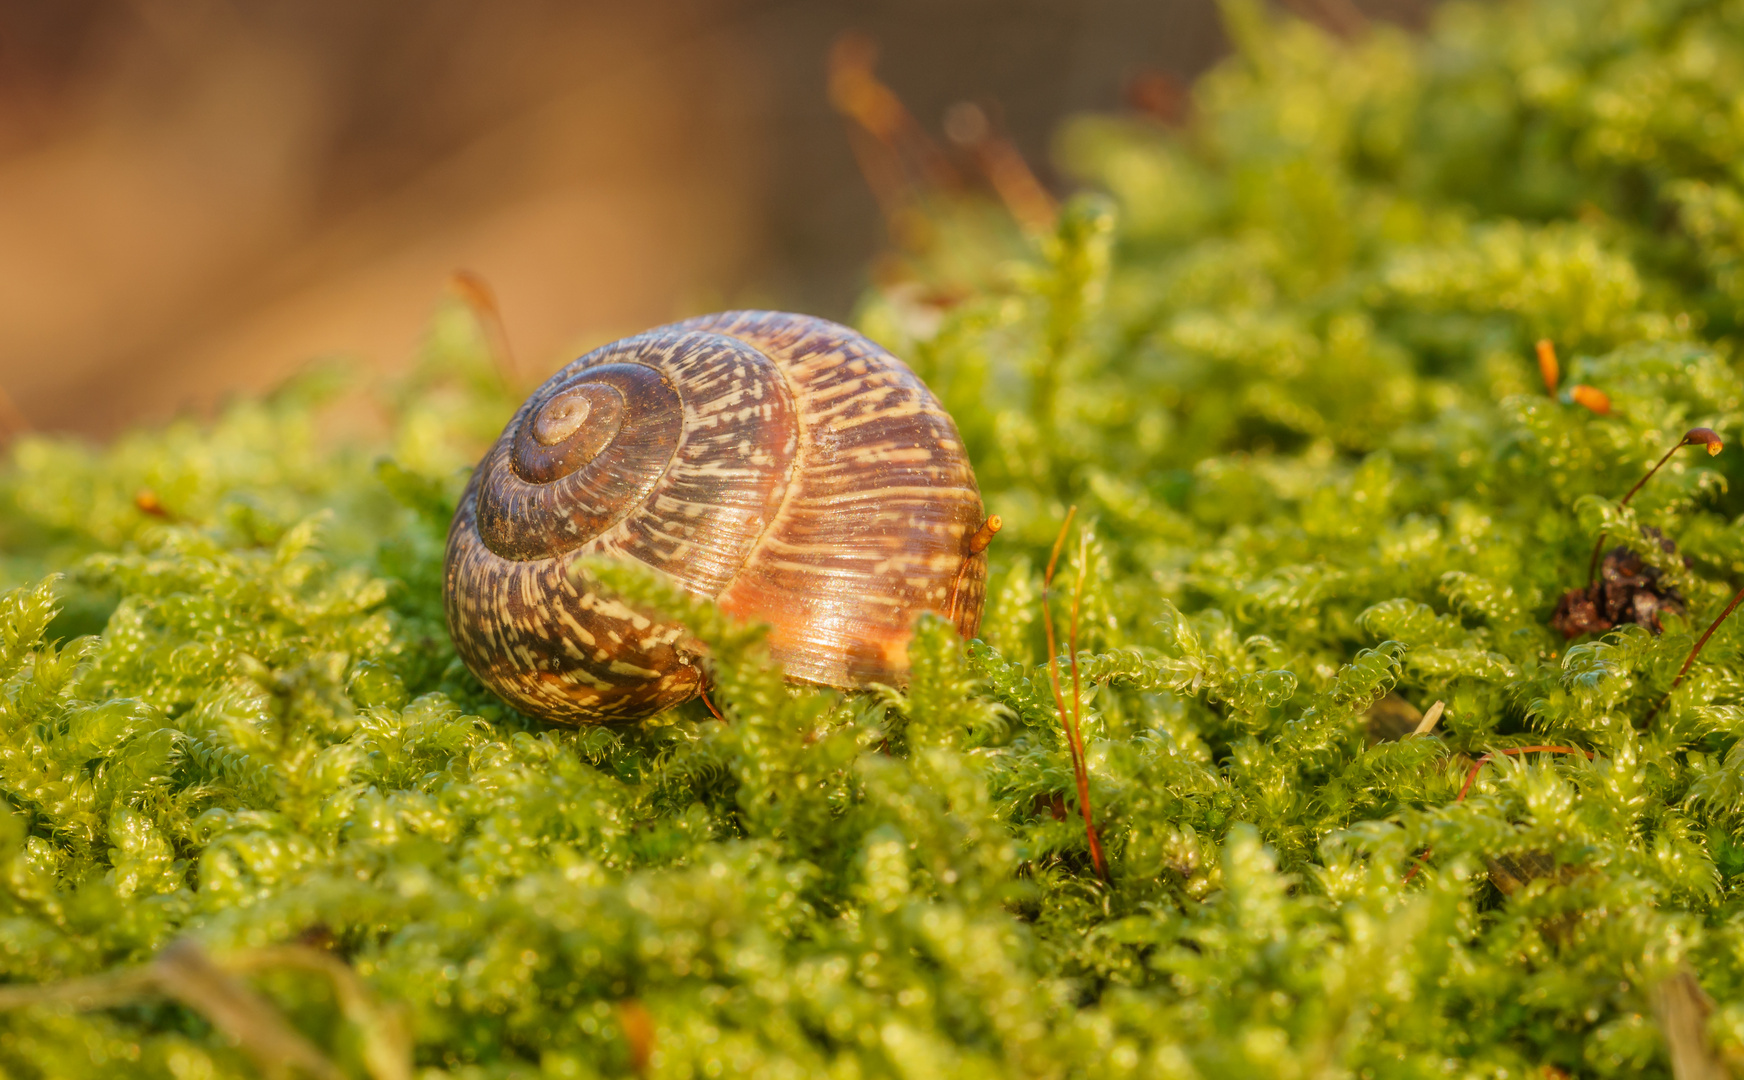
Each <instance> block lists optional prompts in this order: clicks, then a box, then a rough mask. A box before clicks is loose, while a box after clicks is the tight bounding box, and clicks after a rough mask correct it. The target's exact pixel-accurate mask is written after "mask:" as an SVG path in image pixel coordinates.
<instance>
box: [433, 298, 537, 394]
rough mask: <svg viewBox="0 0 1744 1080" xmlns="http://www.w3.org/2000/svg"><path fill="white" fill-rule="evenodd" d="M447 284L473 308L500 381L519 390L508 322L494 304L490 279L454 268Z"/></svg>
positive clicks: (500, 309)
mask: <svg viewBox="0 0 1744 1080" xmlns="http://www.w3.org/2000/svg"><path fill="white" fill-rule="evenodd" d="M448 283H449V285H450V286H451V287H452V288H453V289H454V292H455V293H456V295H458V296H459V297H460V299H461V300H463V301H464V302H465V303H466V306H467V307H469V308H471V309H472V315H473V318H475V319H477V320H478V324H479V327H480V329H482V330H483V331H484V336H485V340H486V342H487V343H488V344H489V346H490V351H491V359H492V360H494V361H495V362H496V366H497V371H498V372H499V373H500V374H501V375H502V378H503V382H504V383H505V384H506V385H507V386H508V387H509V388H510V389H513V390H518V389H520V384H521V380H520V375H519V374H518V373H517V371H516V370H515V354H514V352H513V351H512V350H511V349H510V348H509V328H508V324H507V323H505V322H504V321H503V312H502V308H500V307H498V306H497V294H496V292H495V290H493V289H492V288H491V287H490V282H488V281H486V280H485V279H484V278H483V277H481V276H480V275H478V274H475V273H473V272H472V271H471V270H457V271H455V272H454V275H453V276H452V277H450V278H449V279H448Z"/></svg>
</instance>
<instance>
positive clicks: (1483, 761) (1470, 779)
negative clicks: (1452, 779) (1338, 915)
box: [1404, 746, 1593, 885]
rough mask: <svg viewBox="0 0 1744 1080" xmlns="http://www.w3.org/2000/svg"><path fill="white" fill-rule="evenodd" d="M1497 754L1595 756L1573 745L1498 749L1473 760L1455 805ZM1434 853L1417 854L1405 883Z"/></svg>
mask: <svg viewBox="0 0 1744 1080" xmlns="http://www.w3.org/2000/svg"><path fill="white" fill-rule="evenodd" d="M1496 754H1500V755H1502V756H1503V757H1515V756H1518V755H1520V754H1585V755H1586V756H1587V760H1588V761H1591V760H1592V757H1593V752H1592V751H1591V750H1582V749H1579V748H1578V747H1573V746H1514V747H1510V748H1508V749H1506V750H1497V751H1495V752H1494V753H1488V754H1485V755H1483V756H1482V757H1480V758H1478V759H1477V760H1476V761H1474V762H1472V767H1471V771H1470V772H1468V773H1466V774H1465V783H1464V784H1462V785H1461V786H1460V789H1459V794H1458V795H1456V796H1455V797H1454V800H1453V801H1454V804H1455V805H1458V804H1459V803H1462V802H1465V797H1466V795H1467V794H1468V793H1469V792H1470V791H1471V788H1472V784H1474V783H1476V782H1477V778H1478V772H1479V771H1480V770H1481V769H1483V767H1484V766H1485V765H1488V764H1489V763H1490V762H1491V761H1492V760H1493V759H1494V758H1495V756H1496ZM1433 854H1435V849H1434V848H1425V849H1424V851H1423V854H1421V855H1419V856H1417V865H1415V866H1413V867H1411V872H1410V873H1408V874H1406V875H1405V881H1404V884H1406V885H1409V884H1411V879H1412V878H1414V877H1416V876H1417V871H1419V870H1421V869H1423V864H1424V862H1426V861H1427V860H1428V858H1429V856H1431V855H1433Z"/></svg>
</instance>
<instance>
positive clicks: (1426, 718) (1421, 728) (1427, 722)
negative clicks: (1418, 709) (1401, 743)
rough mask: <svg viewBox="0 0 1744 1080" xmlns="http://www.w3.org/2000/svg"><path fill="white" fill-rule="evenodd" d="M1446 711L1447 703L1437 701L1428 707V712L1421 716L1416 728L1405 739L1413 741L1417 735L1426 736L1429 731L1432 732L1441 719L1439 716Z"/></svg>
mask: <svg viewBox="0 0 1744 1080" xmlns="http://www.w3.org/2000/svg"><path fill="white" fill-rule="evenodd" d="M1446 711H1447V702H1445V701H1437V702H1436V703H1435V704H1433V705H1431V706H1429V711H1428V712H1426V713H1424V714H1423V719H1422V720H1420V721H1418V723H1417V727H1416V728H1415V729H1413V730H1412V732H1411V734H1409V735H1407V736H1405V737H1406V738H1407V739H1414V738H1416V737H1417V736H1419V735H1427V734H1429V733H1430V732H1431V731H1434V730H1435V725H1436V723H1437V722H1438V721H1440V719H1441V714H1442V713H1444V712H1446Z"/></svg>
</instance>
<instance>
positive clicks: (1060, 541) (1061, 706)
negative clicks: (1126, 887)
mask: <svg viewBox="0 0 1744 1080" xmlns="http://www.w3.org/2000/svg"><path fill="white" fill-rule="evenodd" d="M1077 516H1078V508H1077V507H1076V506H1074V507H1072V508H1071V509H1069V510H1067V511H1066V521H1065V523H1064V524H1063V525H1061V526H1060V535H1059V536H1058V537H1056V538H1055V540H1054V551H1053V554H1052V555H1050V556H1048V570H1047V573H1046V574H1044V575H1042V626H1043V628H1044V630H1045V632H1046V634H1047V639H1048V682H1049V683H1050V684H1052V686H1053V689H1054V708H1055V710H1056V711H1058V712H1059V714H1060V727H1061V728H1062V729H1064V730H1065V733H1066V749H1067V750H1068V752H1070V754H1071V757H1072V775H1073V777H1074V778H1075V779H1076V780H1077V782H1078V808H1079V810H1080V811H1081V812H1082V813H1083V815H1084V834H1085V836H1086V837H1088V838H1089V841H1090V861H1091V863H1092V864H1093V865H1094V866H1095V867H1096V876H1098V877H1100V878H1102V880H1104V881H1106V880H1108V867H1107V864H1106V863H1105V862H1104V861H1103V858H1102V842H1101V841H1100V840H1099V839H1097V836H1096V825H1095V821H1094V818H1093V816H1092V814H1091V812H1090V773H1089V771H1088V769H1086V767H1085V765H1084V753H1083V749H1082V748H1081V747H1080V746H1079V744H1078V738H1077V731H1076V729H1075V727H1074V725H1073V724H1072V720H1071V714H1070V713H1068V712H1067V711H1066V696H1065V693H1064V692H1063V691H1062V690H1061V689H1060V654H1059V646H1058V642H1057V639H1056V638H1055V637H1054V614H1053V609H1052V608H1051V607H1050V606H1049V604H1048V598H1049V597H1050V596H1051V595H1052V594H1053V590H1054V568H1055V567H1056V566H1057V565H1058V564H1059V561H1060V550H1061V549H1062V548H1064V547H1065V546H1066V533H1067V532H1068V531H1069V530H1070V529H1071V528H1072V519H1073V518H1075V517H1077ZM1081 586H1082V579H1081V578H1080V587H1081ZM1077 637H1078V630H1077V620H1076V617H1075V616H1074V619H1073V624H1072V642H1071V643H1072V646H1073V658H1072V667H1073V674H1074V679H1075V678H1076V673H1077V655H1076V654H1077ZM1075 691H1076V682H1074V692H1075Z"/></svg>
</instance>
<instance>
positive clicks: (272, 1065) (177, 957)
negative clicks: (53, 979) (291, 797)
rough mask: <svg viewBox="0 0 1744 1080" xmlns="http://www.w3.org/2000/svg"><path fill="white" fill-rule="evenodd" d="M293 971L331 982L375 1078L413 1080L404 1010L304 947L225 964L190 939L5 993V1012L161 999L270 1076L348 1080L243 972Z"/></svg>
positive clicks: (0, 998) (0, 1006)
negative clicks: (134, 963)
mask: <svg viewBox="0 0 1744 1080" xmlns="http://www.w3.org/2000/svg"><path fill="white" fill-rule="evenodd" d="M285 968H300V969H302V970H305V971H310V972H314V973H316V974H319V975H322V976H325V977H326V978H327V979H328V980H329V982H330V983H331V984H332V986H333V994H334V998H335V1000H336V1001H337V1002H338V1004H339V1008H340V1011H341V1012H342V1013H343V1014H344V1015H345V1018H346V1020H347V1021H349V1022H350V1023H352V1024H353V1025H355V1026H356V1027H357V1028H358V1030H359V1032H360V1033H361V1034H362V1037H363V1058H364V1065H365V1067H366V1068H367V1069H368V1070H369V1075H370V1077H371V1078H372V1080H411V1076H412V1036H411V1033H410V1032H409V1031H408V1030H407V1028H406V1025H405V1022H404V1019H403V1018H402V1017H401V1016H400V1014H399V1012H398V1011H397V1010H395V1009H393V1008H392V1007H389V1006H384V1005H382V1004H381V1003H380V1002H378V1001H377V1000H376V999H375V997H374V995H372V994H371V993H370V992H369V989H368V987H367V986H366V985H365V984H364V982H363V980H362V979H360V978H358V976H357V973H356V972H355V971H353V970H352V969H351V968H350V967H349V966H347V965H346V964H345V962H344V961H342V960H340V959H339V958H338V957H335V956H333V955H331V954H329V953H325V952H322V951H320V950H319V949H312V948H309V947H307V946H303V945H279V946H272V947H268V948H264V949H253V950H248V951H245V952H239V953H235V954H231V955H229V956H226V957H224V958H223V959H222V961H221V962H220V961H215V960H214V959H213V958H212V957H211V956H209V955H207V953H206V951H205V950H204V949H202V948H200V946H199V945H197V944H195V943H194V942H193V941H190V940H188V939H186V938H183V939H181V940H179V941H175V942H172V943H171V944H170V945H169V946H168V947H167V948H165V949H164V950H163V952H161V953H159V954H158V955H157V958H156V959H154V960H153V961H152V962H151V963H150V964H147V965H145V966H144V967H138V968H132V969H129V970H125V971H117V972H111V973H109V974H106V975H93V976H89V977H85V978H78V979H67V980H64V981H62V982H58V983H44V984H40V985H31V986H7V987H0V1010H7V1009H23V1008H29V1007H31V1006H37V1005H61V1006H66V1007H68V1008H72V1009H78V1010H81V1011H83V1010H89V1009H107V1008H113V1007H115V1006H117V1005H126V1004H130V1003H132V1002H135V1001H138V1000H140V999H141V998H143V997H148V996H152V995H161V996H163V997H168V998H172V999H174V1000H175V1001H177V1002H180V1003H181V1004H182V1005H185V1006H187V1007H188V1008H190V1009H192V1010H193V1011H195V1012H197V1013H199V1014H200V1015H201V1016H203V1017H205V1019H206V1020H207V1021H208V1022H210V1023H211V1024H212V1026H213V1027H215V1028H217V1029H218V1030H219V1031H221V1032H223V1033H224V1035H225V1036H226V1037H227V1038H229V1039H230V1040H231V1041H232V1042H233V1043H234V1044H235V1045H236V1047H237V1048H238V1049H239V1050H241V1051H242V1052H243V1053H244V1054H246V1055H248V1057H249V1058H250V1059H251V1060H253V1061H254V1063H255V1066H256V1067H257V1068H258V1069H259V1070H260V1073H261V1075H262V1076H265V1077H269V1078H279V1077H290V1076H293V1075H302V1076H313V1077H318V1078H320V1080H345V1074H344V1073H343V1072H342V1071H341V1070H340V1069H339V1067H338V1066H337V1065H335V1064H334V1063H333V1062H332V1061H331V1060H330V1059H329V1058H328V1057H327V1056H326V1055H325V1054H323V1053H322V1052H321V1050H320V1049H319V1048H318V1047H316V1046H315V1044H314V1043H312V1042H310V1041H309V1040H308V1039H307V1038H305V1037H304V1036H303V1035H302V1034H301V1033H300V1032H298V1031H297V1030H296V1029H295V1028H293V1027H292V1026H291V1025H290V1023H289V1022H288V1021H286V1020H285V1018H284V1016H283V1014H281V1013H280V1012H279V1011H278V1009H276V1008H275V1007H274V1006H273V1004H272V1003H271V1002H270V1001H268V1000H267V999H266V998H265V997H263V996H262V995H260V994H259V993H257V992H256V991H255V990H254V989H252V988H251V987H249V986H248V985H247V984H246V983H244V982H242V980H240V979H238V978H237V977H236V974H235V973H236V972H252V971H264V970H283V969H285Z"/></svg>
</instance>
